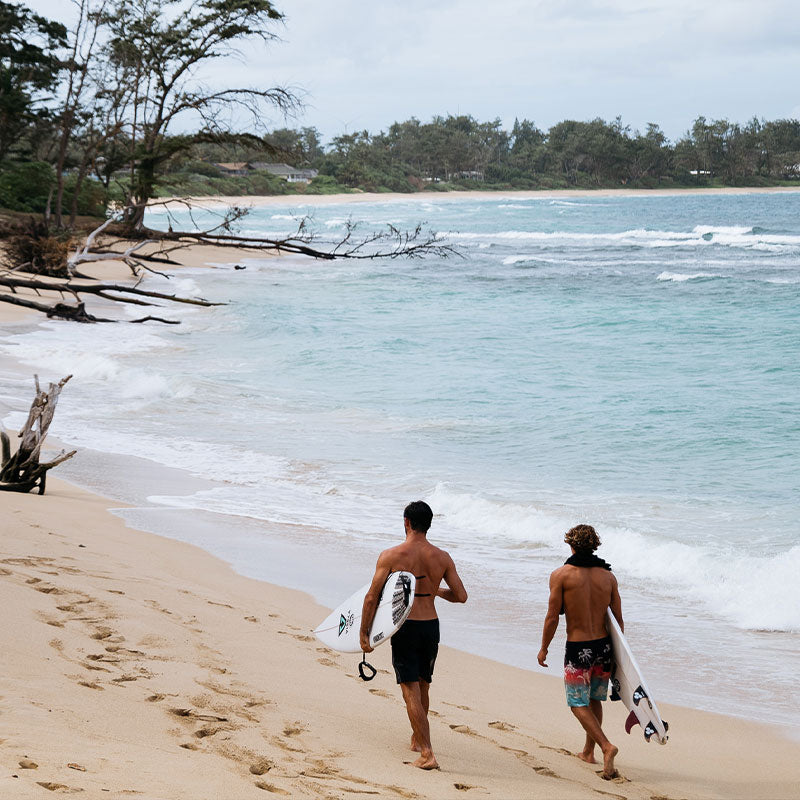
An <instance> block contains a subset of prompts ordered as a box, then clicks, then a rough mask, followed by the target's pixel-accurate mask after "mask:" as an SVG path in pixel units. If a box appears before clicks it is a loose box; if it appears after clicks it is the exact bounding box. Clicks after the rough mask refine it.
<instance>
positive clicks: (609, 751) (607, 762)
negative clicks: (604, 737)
mask: <svg viewBox="0 0 800 800" xmlns="http://www.w3.org/2000/svg"><path fill="white" fill-rule="evenodd" d="M617 753H619V748H618V747H614V745H613V744H611V742H609V743H608V747H604V748H603V777H604V778H615V777H616V776H617V770H616V769H615V768H614V758H615V757H616V755H617Z"/></svg>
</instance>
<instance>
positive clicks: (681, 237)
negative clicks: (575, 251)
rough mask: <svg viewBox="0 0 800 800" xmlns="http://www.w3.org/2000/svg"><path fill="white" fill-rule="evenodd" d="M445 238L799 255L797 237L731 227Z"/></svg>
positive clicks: (799, 239)
mask: <svg viewBox="0 0 800 800" xmlns="http://www.w3.org/2000/svg"><path fill="white" fill-rule="evenodd" d="M448 235H449V236H450V237H451V238H454V239H460V240H465V241H472V240H476V241H498V240H499V241H506V240H510V241H531V242H543V243H550V242H553V243H559V242H567V243H571V244H573V245H575V244H577V245H580V244H584V243H585V244H587V245H590V246H592V247H597V246H598V245H602V244H607V245H621V246H627V247H646V248H663V247H668V248H675V247H698V248H703V247H714V246H717V247H719V246H723V247H732V248H742V249H748V250H765V251H767V252H795V251H800V236H796V235H787V234H771V233H754V232H753V228H746V227H734V226H727V227H726V226H717V227H715V226H709V225H697V226H695V227H694V228H693V229H692V230H691V231H686V232H683V231H666V230H647V229H645V228H633V229H630V230H625V231H619V232H602V231H599V232H596V233H584V232H574V231H521V230H507V231H497V232H492V233H477V232H474V231H466V232H464V231H462V232H454V233H450V234H448Z"/></svg>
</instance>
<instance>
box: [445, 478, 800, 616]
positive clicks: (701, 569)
mask: <svg viewBox="0 0 800 800" xmlns="http://www.w3.org/2000/svg"><path fill="white" fill-rule="evenodd" d="M429 502H430V503H431V505H432V507H434V508H435V509H436V511H437V514H441V515H442V518H443V522H444V523H446V524H447V525H448V526H451V527H453V528H455V529H456V530H461V531H464V532H465V533H469V534H470V535H469V536H465V537H464V541H463V544H462V546H463V547H469V542H470V541H478V542H482V543H483V544H484V545H486V544H488V542H487V540H490V541H491V545H492V547H494V548H511V552H513V548H514V547H515V546H516V547H518V546H521V545H524V546H527V547H529V548H547V549H548V550H550V549H552V550H553V551H554V554H560V553H561V552H562V551H563V547H564V545H563V538H564V532H565V531H566V530H567V529H568V528H569V527H571V526H572V525H573V524H574V520H575V518H574V512H573V511H572V510H570V511H569V512H567V511H565V512H564V513H559V512H556V511H553V510H545V509H541V508H537V507H536V506H535V505H520V504H516V503H507V502H499V501H496V500H490V499H487V498H483V497H478V496H475V495H470V494H464V493H461V492H455V491H453V490H451V489H449V488H447V487H446V486H444V485H441V484H440V485H439V486H437V487H436V489H435V490H434V491H433V492H432V493H431V495H430V497H429ZM600 533H601V538H602V539H603V545H602V549H601V551H600V555H601V556H603V557H604V558H606V559H607V560H608V561H609V562H610V563H611V564H612V565H613V567H614V571H615V572H616V573H617V574H618V575H620V577H621V578H624V579H625V581H626V583H627V584H628V585H629V586H631V585H637V586H638V587H639V588H640V589H641V590H642V591H644V592H645V593H647V594H650V595H656V596H658V595H660V596H662V597H664V598H676V597H681V598H684V599H685V600H688V601H690V602H692V603H693V604H694V605H695V607H697V608H699V609H702V610H704V611H706V612H710V613H712V614H713V615H714V616H716V617H719V618H722V619H725V620H728V621H729V622H731V623H732V624H733V625H735V626H737V627H740V628H744V629H750V630H771V631H787V632H800V582H798V581H796V580H795V579H794V577H793V576H795V575H796V574H797V573H798V570H800V545H799V546H795V547H793V548H791V549H789V550H787V551H785V552H781V553H778V554H775V555H770V556H759V555H758V553H755V552H753V553H749V552H747V549H746V548H742V547H739V548H737V549H736V550H735V551H734V550H733V549H726V548H723V547H722V546H720V545H712V544H708V543H707V544H696V545H695V544H686V543H684V542H679V541H675V540H672V539H666V538H659V537H656V536H655V535H652V534H651V535H647V534H645V533H642V532H638V531H634V530H631V529H630V528H624V527H614V526H606V527H602V528H601V530H600Z"/></svg>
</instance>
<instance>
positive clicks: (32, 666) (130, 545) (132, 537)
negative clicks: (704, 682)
mask: <svg viewBox="0 0 800 800" xmlns="http://www.w3.org/2000/svg"><path fill="white" fill-rule="evenodd" d="M119 505H120V504H118V503H114V502H111V501H109V500H107V499H105V498H102V497H100V496H99V495H96V494H92V493H89V492H86V491H84V490H81V489H78V488H76V487H74V486H72V485H71V484H68V483H66V482H64V481H62V480H60V479H58V478H51V479H50V481H49V490H48V493H47V494H46V495H44V496H43V497H39V496H38V495H12V496H10V497H9V502H8V503H7V504H6V508H7V514H8V519H9V525H8V531H7V535H6V537H5V540H4V546H3V556H2V558H1V559H0V578H1V580H0V595H2V598H3V602H4V604H5V607H6V608H7V609H9V612H8V619H9V620H11V622H10V623H9V624H8V625H7V626H4V638H5V641H4V645H5V647H4V648H3V649H4V652H5V653H6V654H7V658H6V661H7V663H6V664H5V665H4V670H3V679H2V681H3V686H4V690H3V692H2V694H3V696H4V697H3V699H2V700H0V711H2V712H3V720H4V736H5V737H6V738H4V740H3V741H0V758H2V762H3V764H4V766H5V767H6V774H5V775H4V776H3V777H2V778H1V779H0V787H7V788H6V792H10V791H12V789H11V787H12V786H13V787H14V792H15V794H14V796H15V797H23V798H25V797H35V796H39V795H38V794H37V792H39V791H40V789H39V786H37V782H42V783H50V784H58V785H61V786H63V787H66V788H65V789H62V791H66V790H69V789H71V790H75V789H83V790H84V791H87V792H99V791H101V790H106V791H107V792H109V793H110V794H109V796H111V797H115V796H121V793H123V792H125V793H129V792H141V793H144V794H145V795H146V796H169V797H171V798H176V800H177V799H178V798H193V800H196V799H199V798H211V797H217V796H220V797H221V796H225V797H230V798H234V797H235V798H237V800H238V798H245V797H251V796H252V797H257V796H263V795H260V794H259V792H260V791H269V792H272V793H276V794H289V795H293V796H294V795H295V794H300V793H303V794H308V793H311V794H312V795H313V796H321V795H322V794H325V795H326V796H327V794H328V792H331V791H332V792H334V795H333V796H339V794H337V792H338V793H341V792H345V793H351V792H363V791H368V792H369V793H370V794H376V795H377V796H381V797H395V798H396V797H414V796H423V797H437V798H440V797H441V798H446V797H460V796H464V792H466V791H469V790H470V789H475V790H478V789H479V790H480V791H476V795H477V794H480V795H481V796H486V797H497V798H516V797H519V798H522V797H526V798H549V797H559V798H561V797H564V798H567V797H575V798H577V797H586V796H587V795H589V794H593V793H595V792H597V791H599V792H601V793H602V792H604V791H608V790H610V791H612V792H613V793H614V794H615V795H616V796H618V797H624V798H641V800H644V799H645V798H651V797H652V796H654V795H659V796H675V795H678V796H684V797H693V798H701V797H703V798H705V797H708V798H731V797H743V798H744V797H771V798H778V797H780V798H784V797H785V798H789V797H800V794H798V792H799V791H800V789H799V788H798V787H800V783H799V781H800V765H798V761H797V759H796V754H797V748H798V745H797V743H796V741H792V739H791V738H790V736H788V735H787V732H786V731H785V730H783V729H781V728H779V727H777V726H770V725H761V724H758V723H755V722H749V721H744V720H741V719H737V718H734V717H726V716H721V715H716V714H713V713H708V712H701V711H695V710H692V709H686V708H681V707H677V706H670V705H668V704H661V705H662V711H663V713H664V716H665V717H666V718H667V719H668V720H669V721H670V722H671V723H672V726H671V727H672V738H671V740H670V742H669V743H668V745H667V746H665V747H663V748H662V747H656V745H655V744H647V743H646V742H645V741H644V739H643V737H642V736H641V733H640V731H639V730H638V729H634V731H633V733H632V735H631V736H626V735H624V734H623V732H622V722H623V720H624V717H625V716H626V714H625V710H624V708H622V706H621V704H612V703H607V704H606V723H605V727H606V729H607V731H608V733H609V734H610V736H611V737H612V741H615V743H617V744H618V746H619V747H620V755H619V756H618V758H617V764H618V767H619V770H620V773H621V775H622V776H624V777H623V778H621V779H620V780H619V781H614V782H611V783H608V782H605V781H602V780H601V779H600V778H599V776H598V775H596V774H595V769H596V768H595V767H594V766H592V765H587V764H584V763H583V762H581V761H579V760H578V759H577V758H575V756H574V755H572V753H574V752H576V749H577V748H578V747H579V745H580V743H581V740H582V736H581V735H580V730H579V728H578V725H577V723H576V722H575V721H574V720H573V719H572V717H571V715H570V714H569V712H568V709H567V707H566V705H565V703H564V700H563V688H562V686H561V681H560V680H559V679H558V678H556V677H554V676H548V675H541V674H537V673H534V672H530V671H527V670H522V669H518V668H515V667H509V666H507V665H504V664H500V663H498V662H493V661H490V660H488V659H486V658H482V657H478V656H472V655H469V654H466V653H462V652H460V651H456V650H452V649H450V648H446V647H443V648H442V653H441V656H440V659H439V662H438V663H437V671H436V676H435V679H434V684H433V687H432V692H431V697H432V703H431V707H432V712H433V714H432V729H433V730H432V735H433V742H434V747H435V752H436V753H437V757H438V759H439V762H440V764H441V766H442V770H441V771H439V772H436V773H422V772H420V771H417V770H413V769H412V768H410V767H408V766H406V765H405V764H404V763H403V761H404V760H407V759H408V758H409V755H410V754H409V753H407V752H406V750H405V747H406V745H407V738H408V732H407V731H406V727H407V720H406V719H405V714H404V710H403V707H402V701H401V699H400V697H399V692H398V691H397V688H396V686H395V684H394V679H393V676H392V674H391V667H390V664H389V659H390V653H389V648H378V649H377V650H376V651H375V653H374V654H372V655H371V656H370V660H371V662H372V663H373V664H374V665H375V666H376V667H378V669H379V672H378V679H377V680H376V681H375V682H374V683H369V684H367V683H362V682H361V681H360V680H359V679H358V677H357V675H356V665H357V661H358V658H357V656H351V655H346V654H339V653H334V652H332V651H329V650H327V649H326V648H323V647H321V646H320V645H319V643H318V642H316V640H315V639H314V638H313V636H310V635H309V631H310V629H311V628H313V626H314V624H315V623H316V622H318V621H319V619H321V618H322V616H324V614H325V613H327V612H326V610H325V609H324V608H323V607H321V606H319V605H318V604H316V603H315V602H314V601H313V600H312V599H311V598H310V597H309V596H308V595H306V594H304V593H302V592H298V591H295V590H292V589H286V588H282V587H278V586H275V585H273V584H267V583H264V582H262V581H257V580H253V579H250V578H245V577H242V576H241V575H239V574H237V573H235V572H234V571H233V570H232V569H231V568H230V567H229V566H228V565H227V564H226V563H225V562H223V561H222V560H220V559H217V558H215V557H214V556H211V555H209V554H208V553H206V552H205V551H203V550H201V549H200V548H198V547H195V546H193V545H189V544H185V543H183V542H179V541H176V540H173V539H170V538H165V537H162V536H158V535H154V534H149V533H144V532H142V531H138V530H136V529H133V528H129V527H127V526H126V525H125V524H124V523H123V522H122V520H120V519H118V518H116V517H115V516H113V515H112V514H111V513H110V509H112V508H115V507H119ZM467 612H468V609H467ZM451 624H452V623H451ZM553 660H554V661H556V660H557V659H555V658H554V659H553ZM555 671H557V670H555ZM23 758H29V759H32V760H33V761H34V762H36V763H37V764H38V765H39V767H38V769H36V770H33V769H30V770H25V769H19V768H18V761H19V760H21V759H23ZM67 764H76V765H78V766H80V767H85V770H86V771H85V772H84V771H81V770H76V769H74V767H73V768H69V767H68V766H67ZM262 769H263V770H264V771H263V772H260V770H262ZM12 774H13V775H17V776H18V777H16V778H15V777H12ZM40 785H41V784H40ZM464 787H469V788H464ZM88 796H95V795H94V794H89V795H88ZM96 796H100V795H99V794H97V795H96Z"/></svg>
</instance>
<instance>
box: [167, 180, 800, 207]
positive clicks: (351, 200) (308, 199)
mask: <svg viewBox="0 0 800 800" xmlns="http://www.w3.org/2000/svg"><path fill="white" fill-rule="evenodd" d="M785 193H789V194H791V193H800V185H798V186H797V187H794V186H754V187H750V188H747V187H742V188H739V187H733V186H725V187H716V188H711V187H708V188H702V187H700V188H697V189H692V188H688V189H519V190H509V191H480V190H469V191H463V192H413V193H408V194H405V193H401V192H352V193H351V192H347V193H343V194H282V195H202V196H199V197H188V198H186V197H162V198H158V200H156V201H154V202H153V205H154V207H155V206H157V205H158V204H161V203H164V202H170V201H177V200H181V201H185V200H189V201H191V202H193V203H196V204H197V205H198V206H203V205H207V206H209V207H214V206H230V205H239V206H247V205H251V206H253V207H255V208H258V207H261V206H281V205H320V206H321V205H337V204H357V203H382V202H383V203H397V202H424V203H429V202H436V201H438V200H441V201H443V202H453V201H457V200H459V199H462V200H491V199H497V200H501V199H503V198H511V199H518V200H563V199H565V198H567V199H568V198H571V197H572V198H591V197H602V198H613V197H677V196H681V195H686V196H693V195H715V194H719V195H741V194H785Z"/></svg>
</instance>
